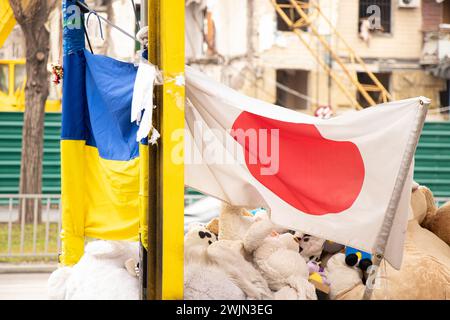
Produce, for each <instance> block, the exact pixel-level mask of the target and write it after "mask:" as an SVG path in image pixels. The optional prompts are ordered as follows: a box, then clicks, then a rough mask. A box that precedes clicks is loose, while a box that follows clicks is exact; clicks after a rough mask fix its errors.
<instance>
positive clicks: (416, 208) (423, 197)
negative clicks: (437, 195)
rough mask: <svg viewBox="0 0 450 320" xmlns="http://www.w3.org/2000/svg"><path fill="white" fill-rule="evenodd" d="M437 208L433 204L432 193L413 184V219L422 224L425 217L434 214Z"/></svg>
mask: <svg viewBox="0 0 450 320" xmlns="http://www.w3.org/2000/svg"><path fill="white" fill-rule="evenodd" d="M436 210H437V207H436V204H435V202H434V197H433V193H432V192H431V190H430V189H428V188H427V187H424V186H419V185H418V184H413V188H412V193H411V211H412V214H413V217H412V218H413V219H415V220H417V222H418V223H419V224H422V222H423V221H424V219H425V217H426V216H431V215H434V214H435V213H436Z"/></svg>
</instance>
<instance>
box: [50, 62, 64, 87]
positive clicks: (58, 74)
mask: <svg viewBox="0 0 450 320" xmlns="http://www.w3.org/2000/svg"><path fill="white" fill-rule="evenodd" d="M52 75H53V79H52V81H53V83H54V84H60V83H61V79H62V78H63V75H64V70H63V67H62V66H61V65H60V64H52Z"/></svg>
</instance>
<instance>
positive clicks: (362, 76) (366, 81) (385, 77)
mask: <svg viewBox="0 0 450 320" xmlns="http://www.w3.org/2000/svg"><path fill="white" fill-rule="evenodd" d="M374 75H375V77H377V79H378V80H379V81H380V82H381V84H382V85H383V86H384V87H385V88H386V90H387V91H389V84H390V78H391V73H390V72H379V73H374ZM357 76H358V81H359V83H361V84H362V85H363V86H364V85H368V86H375V85H374V83H373V81H372V79H370V77H369V75H368V74H367V73H365V72H358V74H357ZM366 90H367V92H368V94H369V96H371V97H372V99H373V100H374V101H375V102H376V103H382V102H383V100H382V96H381V93H380V92H379V91H377V90H376V89H375V87H373V91H371V90H370V88H366ZM356 99H357V100H358V102H359V104H360V105H361V106H362V107H363V108H366V107H369V104H368V103H367V101H366V99H364V97H363V96H362V95H361V93H360V92H359V91H358V94H357V97H356Z"/></svg>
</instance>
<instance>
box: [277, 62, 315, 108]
mask: <svg viewBox="0 0 450 320" xmlns="http://www.w3.org/2000/svg"><path fill="white" fill-rule="evenodd" d="M308 76H309V72H308V71H306V70H300V69H278V70H277V83H278V84H279V85H278V86H277V93H276V94H277V97H276V104H277V105H280V106H283V107H286V108H290V109H307V108H308V101H307V100H306V97H307V95H308Z"/></svg>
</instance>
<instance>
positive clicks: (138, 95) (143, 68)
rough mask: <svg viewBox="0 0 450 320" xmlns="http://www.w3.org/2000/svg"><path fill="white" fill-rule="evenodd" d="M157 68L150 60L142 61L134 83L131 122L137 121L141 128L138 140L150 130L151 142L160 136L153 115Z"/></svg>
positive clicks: (137, 136) (137, 135)
mask: <svg viewBox="0 0 450 320" xmlns="http://www.w3.org/2000/svg"><path fill="white" fill-rule="evenodd" d="M156 75H157V70H156V67H155V66H154V65H152V64H150V63H148V62H145V61H141V62H140V63H139V68H138V71H137V74H136V80H135V83H134V91H133V100H132V103H131V119H130V120H131V122H134V121H136V123H137V124H138V125H139V129H138V131H137V134H136V141H141V140H142V139H144V138H146V137H148V135H149V134H150V131H152V136H151V137H150V139H149V143H150V144H154V143H156V140H157V139H158V138H159V133H158V131H157V130H156V129H155V128H153V126H152V117H153V89H154V86H155V80H156Z"/></svg>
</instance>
